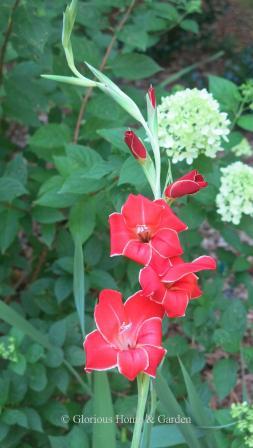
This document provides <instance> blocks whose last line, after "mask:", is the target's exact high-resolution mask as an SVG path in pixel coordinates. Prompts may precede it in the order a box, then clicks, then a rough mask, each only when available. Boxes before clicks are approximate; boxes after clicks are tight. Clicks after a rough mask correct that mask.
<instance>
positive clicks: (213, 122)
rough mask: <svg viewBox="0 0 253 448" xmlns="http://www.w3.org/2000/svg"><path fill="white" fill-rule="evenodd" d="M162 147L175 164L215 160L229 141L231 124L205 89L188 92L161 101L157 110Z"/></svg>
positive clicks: (188, 90)
mask: <svg viewBox="0 0 253 448" xmlns="http://www.w3.org/2000/svg"><path fill="white" fill-rule="evenodd" d="M158 122H159V128H158V135H159V142H160V145H161V146H162V147H163V148H165V149H167V150H168V151H167V153H168V156H169V157H171V158H172V162H173V163H177V162H179V161H182V160H186V162H187V163H188V164H191V163H192V161H193V159H196V158H197V157H198V156H199V155H200V154H205V155H206V156H207V157H212V158H214V157H215V156H216V153H217V152H218V151H221V150H222V146H221V144H222V139H224V140H227V135H228V133H229V124H230V122H229V120H228V118H227V114H226V113H224V112H220V108H219V103H218V102H217V101H216V100H215V99H214V98H213V96H212V95H211V94H210V93H208V92H207V90H206V89H202V90H198V89H196V88H195V89H185V90H182V91H179V92H177V93H175V94H174V95H170V96H167V97H164V98H162V102H161V104H160V106H158Z"/></svg>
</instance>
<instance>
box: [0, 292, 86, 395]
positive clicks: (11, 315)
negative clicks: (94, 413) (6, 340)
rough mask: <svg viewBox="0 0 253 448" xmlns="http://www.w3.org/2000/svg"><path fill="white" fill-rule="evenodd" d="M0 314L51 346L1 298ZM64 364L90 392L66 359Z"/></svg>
mask: <svg viewBox="0 0 253 448" xmlns="http://www.w3.org/2000/svg"><path fill="white" fill-rule="evenodd" d="M0 316H1V319H2V320H4V321H5V322H7V323H8V324H9V325H12V326H13V327H15V328H18V329H19V330H20V331H21V332H22V333H24V334H26V335H27V336H29V337H30V338H31V339H33V340H34V341H35V342H37V343H38V344H41V345H43V347H44V348H47V349H52V348H53V346H52V345H51V344H50V342H49V340H48V337H47V336H46V335H45V334H43V333H41V332H40V331H38V330H37V329H36V328H35V327H34V326H33V325H31V324H30V322H28V321H27V320H26V319H24V318H23V317H22V316H20V315H19V314H18V313H17V312H16V311H15V310H14V309H12V308H11V306H9V305H6V304H5V303H4V302H3V301H2V300H0ZM64 364H65V366H66V368H67V369H68V370H69V371H70V372H71V373H72V375H74V376H75V378H76V380H77V381H78V382H79V384H80V385H81V386H82V388H83V390H84V391H85V393H88V394H90V390H89V388H88V386H87V385H86V384H85V383H84V381H83V380H82V378H81V377H80V376H79V375H78V373H77V372H76V371H75V370H74V369H73V368H72V366H71V365H70V364H69V363H68V362H67V361H66V360H64Z"/></svg>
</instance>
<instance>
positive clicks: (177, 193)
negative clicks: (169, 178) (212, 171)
mask: <svg viewBox="0 0 253 448" xmlns="http://www.w3.org/2000/svg"><path fill="white" fill-rule="evenodd" d="M207 185H208V183H207V182H206V181H205V179H204V177H203V176H202V175H201V174H200V173H199V172H198V171H197V170H192V171H190V172H189V173H187V174H185V175H184V176H182V177H180V178H179V179H177V180H176V181H175V182H173V183H172V184H170V185H168V187H167V188H166V190H165V196H166V197H167V198H169V199H175V198H180V197H181V196H185V195H187V194H194V193H197V191H199V190H201V189H202V188H205V187H206V186H207Z"/></svg>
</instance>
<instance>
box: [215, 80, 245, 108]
mask: <svg viewBox="0 0 253 448" xmlns="http://www.w3.org/2000/svg"><path fill="white" fill-rule="evenodd" d="M208 79H209V89H210V91H211V93H212V94H213V96H214V97H215V98H216V99H217V100H218V101H219V103H220V104H221V106H222V108H223V109H225V110H226V111H229V112H233V113H235V112H236V111H237V108H238V105H239V102H240V100H241V96H240V93H239V90H238V87H237V85H236V84H234V83H233V82H232V81H229V80H228V79H224V78H221V77H219V76H213V75H210V76H209V77H208Z"/></svg>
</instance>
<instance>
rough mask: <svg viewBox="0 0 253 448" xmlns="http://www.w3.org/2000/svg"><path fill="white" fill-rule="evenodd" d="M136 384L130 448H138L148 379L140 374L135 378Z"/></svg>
mask: <svg viewBox="0 0 253 448" xmlns="http://www.w3.org/2000/svg"><path fill="white" fill-rule="evenodd" d="M137 384H138V405H137V412H136V420H135V425H134V432H133V438H132V444H131V448H140V442H141V433H142V427H143V422H144V417H145V409H146V404H147V398H148V391H149V384H150V377H149V376H148V375H146V374H143V373H140V374H139V375H138V377H137Z"/></svg>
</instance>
